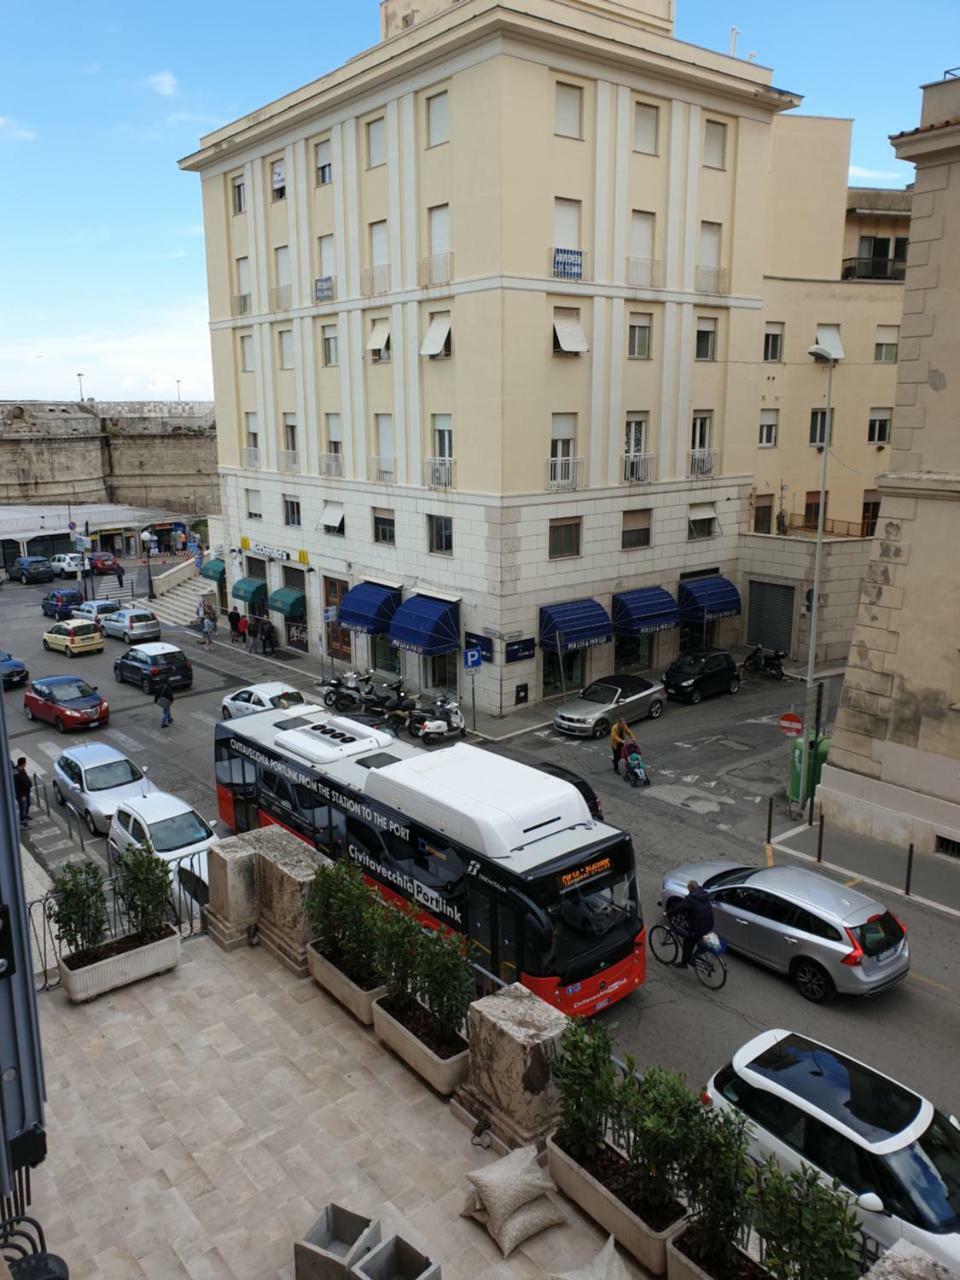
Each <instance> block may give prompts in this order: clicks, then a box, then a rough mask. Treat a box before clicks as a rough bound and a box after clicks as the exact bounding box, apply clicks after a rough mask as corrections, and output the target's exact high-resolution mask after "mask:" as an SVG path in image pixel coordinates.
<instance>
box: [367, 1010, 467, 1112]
mask: <svg viewBox="0 0 960 1280" xmlns="http://www.w3.org/2000/svg"><path fill="white" fill-rule="evenodd" d="M381 1000H382V997H380V998H378V999H376V1000H374V1002H373V1029H374V1031H376V1033H377V1035H378V1036H379V1037H380V1039H381V1040H382V1041H383V1043H384V1044H385V1045H386V1046H387V1048H388V1049H392V1050H393V1052H394V1053H395V1054H396V1055H397V1057H398V1058H402V1059H403V1061H404V1062H405V1063H406V1064H407V1066H408V1067H412V1068H413V1070H414V1071H416V1073H417V1075H418V1076H420V1077H421V1078H422V1079H424V1080H426V1082H427V1084H428V1085H430V1087H431V1088H432V1089H435V1090H436V1091H437V1093H442V1094H443V1095H444V1096H445V1097H449V1096H450V1094H451V1093H453V1091H454V1089H456V1087H457V1085H459V1084H462V1083H463V1081H464V1080H466V1078H467V1069H468V1067H469V1063H470V1050H469V1049H464V1050H463V1052H462V1053H457V1054H454V1056H453V1057H452V1058H438V1057H437V1055H436V1054H435V1053H434V1052H433V1050H432V1049H428V1048H427V1046H426V1045H425V1044H424V1043H423V1041H422V1040H418V1039H417V1037H416V1036H415V1035H414V1034H413V1032H412V1031H408V1030H407V1028H406V1027H405V1026H404V1025H403V1023H402V1022H398V1021H397V1020H396V1018H393V1017H391V1016H390V1014H389V1013H387V1011H386V1009H384V1008H383V1005H382V1004H381Z"/></svg>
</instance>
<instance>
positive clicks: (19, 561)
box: [7, 556, 53, 586]
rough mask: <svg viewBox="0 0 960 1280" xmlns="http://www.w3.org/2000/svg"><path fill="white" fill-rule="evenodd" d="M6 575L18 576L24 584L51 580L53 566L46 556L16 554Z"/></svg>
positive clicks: (12, 577)
mask: <svg viewBox="0 0 960 1280" xmlns="http://www.w3.org/2000/svg"><path fill="white" fill-rule="evenodd" d="M7 575H8V577H10V578H11V579H14V578H19V579H20V581H21V582H22V583H23V585H24V586H26V585H27V583H28V582H52V581H53V566H52V565H51V563H50V561H49V560H48V559H47V557H46V556H17V558H16V560H14V562H13V564H12V565H11V566H10V568H9V569H8V570H7Z"/></svg>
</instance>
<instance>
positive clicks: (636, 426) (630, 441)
mask: <svg viewBox="0 0 960 1280" xmlns="http://www.w3.org/2000/svg"><path fill="white" fill-rule="evenodd" d="M647 419H648V415H647V414H646V413H628V414H627V425H626V431H625V434H624V442H623V452H624V456H625V457H627V458H639V457H642V455H643V454H645V453H646V451H647V448H646V446H647Z"/></svg>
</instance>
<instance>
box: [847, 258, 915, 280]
mask: <svg viewBox="0 0 960 1280" xmlns="http://www.w3.org/2000/svg"><path fill="white" fill-rule="evenodd" d="M906 274H907V264H906V262H904V261H903V260H902V259H898V258H844V260H843V271H842V272H841V279H843V280H903V279H905V278H906Z"/></svg>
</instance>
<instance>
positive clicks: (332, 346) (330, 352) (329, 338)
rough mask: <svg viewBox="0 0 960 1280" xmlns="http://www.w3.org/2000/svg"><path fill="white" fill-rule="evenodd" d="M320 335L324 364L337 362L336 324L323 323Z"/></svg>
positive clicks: (338, 360) (338, 361)
mask: <svg viewBox="0 0 960 1280" xmlns="http://www.w3.org/2000/svg"><path fill="white" fill-rule="evenodd" d="M320 335H321V337H322V339H323V363H324V364H325V365H333V364H339V363H340V356H339V340H338V338H337V326H336V325H335V324H325V325H324V326H323V328H322V329H321V330H320Z"/></svg>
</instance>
